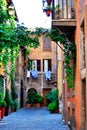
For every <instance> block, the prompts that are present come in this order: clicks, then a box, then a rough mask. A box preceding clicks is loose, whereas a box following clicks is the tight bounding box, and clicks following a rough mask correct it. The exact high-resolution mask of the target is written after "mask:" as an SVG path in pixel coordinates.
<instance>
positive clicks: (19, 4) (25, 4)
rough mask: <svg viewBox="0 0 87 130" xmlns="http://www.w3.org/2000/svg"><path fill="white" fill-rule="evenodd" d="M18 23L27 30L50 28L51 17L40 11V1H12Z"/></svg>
mask: <svg viewBox="0 0 87 130" xmlns="http://www.w3.org/2000/svg"><path fill="white" fill-rule="evenodd" d="M13 3H14V6H15V9H16V12H17V16H18V19H19V22H20V23H24V25H25V26H27V27H28V28H34V27H43V28H51V17H47V16H46V14H45V13H43V10H42V0H13Z"/></svg>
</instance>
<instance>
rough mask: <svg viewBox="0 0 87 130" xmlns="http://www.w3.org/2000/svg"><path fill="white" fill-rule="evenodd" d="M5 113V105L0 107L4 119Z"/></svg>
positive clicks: (0, 114)
mask: <svg viewBox="0 0 87 130" xmlns="http://www.w3.org/2000/svg"><path fill="white" fill-rule="evenodd" d="M4 113H5V107H0V118H1V119H3V117H4Z"/></svg>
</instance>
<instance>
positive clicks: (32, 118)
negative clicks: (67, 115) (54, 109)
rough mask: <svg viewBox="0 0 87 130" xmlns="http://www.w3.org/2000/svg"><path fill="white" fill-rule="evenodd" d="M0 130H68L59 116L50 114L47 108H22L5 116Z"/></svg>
mask: <svg viewBox="0 0 87 130" xmlns="http://www.w3.org/2000/svg"><path fill="white" fill-rule="evenodd" d="M0 130H69V128H68V127H67V125H64V124H63V122H62V115H61V114H53V113H52V114H51V113H50V112H49V111H48V110H47V108H38V109H37V108H29V109H28V108H23V109H20V110H18V111H17V112H13V113H11V114H10V115H8V116H5V117H4V118H3V120H2V121H0Z"/></svg>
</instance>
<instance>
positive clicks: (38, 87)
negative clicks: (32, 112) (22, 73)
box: [26, 82, 42, 94]
mask: <svg viewBox="0 0 87 130" xmlns="http://www.w3.org/2000/svg"><path fill="white" fill-rule="evenodd" d="M31 88H34V89H36V91H37V93H39V94H42V88H41V86H40V85H38V84H37V83H35V82H33V83H31V84H29V87H27V89H26V92H28V90H29V89H31Z"/></svg>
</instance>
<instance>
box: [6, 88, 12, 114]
mask: <svg viewBox="0 0 87 130" xmlns="http://www.w3.org/2000/svg"><path fill="white" fill-rule="evenodd" d="M11 101H12V99H11V94H10V92H9V89H8V88H6V92H5V102H6V107H5V116H8V114H9V107H10V105H11Z"/></svg>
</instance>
